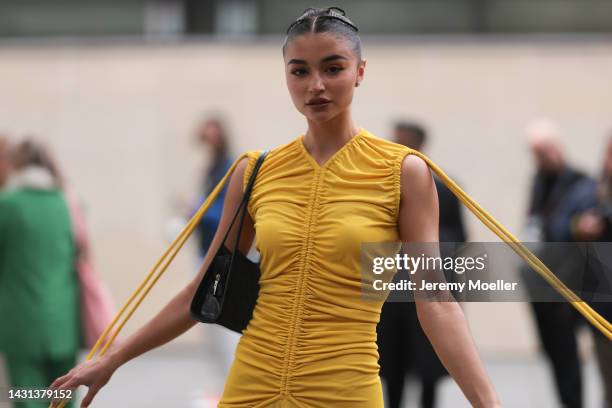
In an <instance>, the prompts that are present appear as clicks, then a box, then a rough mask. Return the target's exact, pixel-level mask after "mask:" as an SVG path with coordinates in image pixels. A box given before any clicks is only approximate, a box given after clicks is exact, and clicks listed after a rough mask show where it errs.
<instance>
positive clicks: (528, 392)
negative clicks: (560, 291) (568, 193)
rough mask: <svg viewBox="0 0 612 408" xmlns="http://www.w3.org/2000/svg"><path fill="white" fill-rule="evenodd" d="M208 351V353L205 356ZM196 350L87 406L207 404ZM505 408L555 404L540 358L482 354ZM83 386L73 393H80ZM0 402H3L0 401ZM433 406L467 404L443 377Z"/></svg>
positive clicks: (133, 369)
mask: <svg viewBox="0 0 612 408" xmlns="http://www.w3.org/2000/svg"><path fill="white" fill-rule="evenodd" d="M211 356H212V357H211ZM215 356H217V354H215V353H206V352H205V351H204V350H203V349H202V350H196V351H194V350H191V351H189V350H185V349H173V348H171V347H169V348H165V349H160V350H155V351H153V352H151V353H149V354H146V355H144V356H141V357H140V358H139V359H136V360H134V361H132V362H130V363H128V364H127V365H125V366H124V367H122V368H121V369H120V370H119V371H117V372H116V373H115V375H114V376H113V378H112V379H111V381H110V382H109V384H107V386H106V387H105V388H103V389H102V391H100V393H99V394H98V396H97V397H96V400H95V401H94V403H93V404H92V405H91V407H92V408H107V407H113V408H123V407H126V408H158V407H159V408H167V407H173V408H212V407H216V401H217V398H218V396H219V395H220V393H221V392H222V389H223V383H224V378H225V373H224V369H223V365H224V364H223V362H222V361H221V360H220V359H219V358H218V357H215ZM485 363H486V365H487V369H488V371H489V372H490V374H491V376H492V377H493V381H494V383H495V386H496V387H497V389H498V391H499V393H500V394H501V396H502V400H503V402H504V407H505V408H532V407H533V408H557V407H559V405H558V404H557V403H556V400H555V397H554V393H553V385H552V382H551V379H550V377H549V373H548V370H547V368H546V365H545V362H544V361H543V360H542V359H514V360H508V359H505V360H503V359H485ZM584 380H585V394H586V405H585V408H601V406H602V405H601V401H600V394H601V384H600V380H599V378H598V376H597V367H596V365H595V363H594V361H592V360H589V361H587V362H586V364H585V370H584ZM83 391H85V389H84V388H83V390H82V391H81V392H79V394H80V395H81V396H82V395H84V392H83ZM417 397H418V389H417V387H416V385H415V384H413V383H411V382H408V383H407V401H406V402H405V407H417V404H416V401H417ZM0 407H1V408H5V407H8V408H10V407H9V406H8V404H6V403H2V402H0ZM438 408H469V404H468V403H467V401H466V400H465V398H464V397H463V395H462V394H461V391H460V390H459V389H458V387H457V386H456V385H455V384H454V383H453V382H452V381H451V380H445V381H444V382H443V383H442V384H441V387H440V403H439V406H438Z"/></svg>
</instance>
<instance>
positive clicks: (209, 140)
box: [198, 121, 221, 149]
mask: <svg viewBox="0 0 612 408" xmlns="http://www.w3.org/2000/svg"><path fill="white" fill-rule="evenodd" d="M198 138H199V140H200V142H202V143H204V144H205V145H207V146H210V147H211V148H213V149H215V148H216V147H217V146H218V145H219V144H221V128H220V127H219V125H218V124H217V122H215V121H207V122H205V123H204V124H203V125H202V126H201V127H200V129H199V134H198Z"/></svg>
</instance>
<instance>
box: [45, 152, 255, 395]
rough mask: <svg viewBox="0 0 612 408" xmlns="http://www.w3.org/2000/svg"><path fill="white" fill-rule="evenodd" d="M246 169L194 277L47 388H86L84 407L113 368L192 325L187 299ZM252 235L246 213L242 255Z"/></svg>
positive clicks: (233, 181) (237, 175) (239, 169)
mask: <svg viewBox="0 0 612 408" xmlns="http://www.w3.org/2000/svg"><path fill="white" fill-rule="evenodd" d="M246 165H247V160H246V159H243V160H241V161H240V163H238V165H237V166H236V169H235V171H234V174H232V176H231V178H230V181H229V186H228V190H227V194H226V196H225V202H224V206H223V213H222V215H221V219H220V222H219V227H218V228H217V232H216V233H215V236H214V238H213V241H212V244H211V247H210V250H209V251H208V253H207V254H206V257H205V259H204V262H203V263H202V267H201V269H200V271H199V273H198V274H197V276H196V277H194V278H193V280H192V281H191V282H189V283H188V284H187V286H185V287H184V288H183V289H182V290H181V291H180V292H179V293H178V294H176V295H175V296H174V298H172V300H170V302H168V304H166V306H165V307H164V308H163V309H162V310H161V311H160V312H159V313H158V314H157V315H156V316H155V317H153V318H152V319H151V320H150V321H149V322H148V323H146V324H145V325H144V326H142V327H141V328H140V329H139V330H138V331H136V332H135V333H134V334H132V335H131V336H129V337H128V338H127V339H125V340H124V341H123V342H121V343H120V344H117V345H114V346H113V347H111V348H110V349H109V352H108V353H107V354H106V355H105V356H103V357H101V358H99V359H96V360H91V361H87V362H84V363H82V364H81V365H79V366H77V367H75V368H74V369H72V370H71V371H70V372H69V373H68V374H66V375H65V376H63V377H60V378H58V379H57V380H55V382H53V384H51V388H59V389H68V388H76V387H78V386H79V385H86V386H88V387H89V392H88V393H87V395H86V397H85V398H84V399H83V406H87V405H89V403H91V400H92V399H93V397H94V396H95V395H96V393H97V392H98V391H99V390H100V388H102V386H104V385H105V384H106V383H107V382H108V380H109V379H110V377H111V375H112V374H113V372H114V371H115V370H116V369H117V368H119V367H120V366H121V365H123V364H124V363H126V362H128V361H130V360H131V359H133V358H135V357H138V356H139V355H141V354H143V353H145V352H147V351H149V350H151V349H154V348H156V347H159V346H161V345H163V344H165V343H167V342H169V341H170V340H172V339H174V338H176V337H178V336H179V335H181V334H183V333H184V332H186V331H187V330H189V329H190V328H191V327H193V326H194V325H195V324H196V322H195V321H194V320H193V319H192V317H191V314H190V311H189V307H190V304H191V299H192V298H193V295H194V294H195V291H196V289H197V287H198V285H199V283H200V281H201V280H202V278H203V276H204V274H205V273H206V270H207V269H208V266H209V265H210V263H211V261H212V259H213V257H214V255H215V253H216V251H217V249H218V248H219V246H220V244H221V241H222V240H223V237H224V235H225V231H226V230H227V228H228V227H229V224H230V222H231V219H232V217H233V215H234V214H235V212H236V210H237V208H238V205H239V204H240V200H241V199H242V193H243V191H242V186H243V177H244V172H245V168H246ZM238 219H239V218H238ZM237 227H238V222H236V223H235V225H234V227H233V228H232V232H231V233H230V235H229V236H228V239H227V241H226V245H227V246H228V247H229V248H233V245H234V242H235V239H236V235H237ZM254 234H255V232H254V228H253V221H252V220H251V217H250V216H249V215H248V212H247V214H246V216H245V219H244V225H243V228H242V232H241V236H240V243H239V248H240V250H241V251H242V252H243V253H246V252H247V251H248V250H249V249H250V247H251V244H252V242H253V237H254Z"/></svg>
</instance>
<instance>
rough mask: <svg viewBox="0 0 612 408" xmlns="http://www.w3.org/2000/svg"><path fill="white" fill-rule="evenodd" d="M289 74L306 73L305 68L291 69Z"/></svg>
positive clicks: (299, 74)
mask: <svg viewBox="0 0 612 408" xmlns="http://www.w3.org/2000/svg"><path fill="white" fill-rule="evenodd" d="M291 74H293V75H295V76H302V75H304V74H306V70H305V69H294V70H293V71H291Z"/></svg>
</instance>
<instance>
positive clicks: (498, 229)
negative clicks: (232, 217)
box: [58, 150, 612, 408]
mask: <svg viewBox="0 0 612 408" xmlns="http://www.w3.org/2000/svg"><path fill="white" fill-rule="evenodd" d="M409 154H413V155H415V156H418V157H420V158H421V159H423V160H424V161H425V162H426V163H427V165H428V166H429V167H430V168H431V170H432V171H433V172H434V173H436V174H437V175H438V177H439V178H440V179H441V180H442V181H443V182H444V184H445V185H446V186H447V187H448V188H449V189H450V190H451V191H452V192H453V194H455V196H457V198H459V200H461V202H462V203H463V204H464V205H465V206H466V207H467V208H468V209H469V210H470V211H471V212H472V213H474V215H475V216H476V217H477V218H478V219H479V220H480V221H481V222H482V223H483V224H484V225H485V226H486V227H487V228H489V229H490V230H491V231H493V232H494V233H495V234H496V235H497V236H499V237H500V238H501V239H502V240H503V241H504V242H506V243H507V244H508V245H509V246H510V247H511V248H512V249H513V250H514V251H515V252H516V253H517V254H519V255H520V256H521V257H522V258H523V259H524V260H525V261H526V262H527V263H528V264H529V265H530V266H531V267H532V268H533V269H535V271H536V272H538V273H539V274H540V276H542V277H543V278H544V279H545V280H546V281H547V282H548V283H549V284H550V285H551V286H552V287H553V288H555V289H556V290H557V291H558V292H559V293H560V294H561V295H562V296H563V297H565V298H566V299H567V300H568V301H569V302H570V303H571V304H572V306H574V308H576V310H578V312H580V313H581V314H582V315H583V316H584V317H585V318H586V319H587V320H588V321H589V322H590V323H591V324H592V325H593V326H595V327H596V328H597V329H598V330H599V331H601V332H602V333H603V334H604V335H605V336H606V337H607V338H608V339H610V340H612V325H611V324H610V322H608V321H607V320H606V319H605V318H604V317H602V316H601V315H600V314H599V313H597V312H596V311H595V310H593V309H592V308H591V307H590V306H589V305H588V304H587V303H585V302H584V301H582V300H581V299H580V298H579V297H578V296H577V295H576V294H575V293H574V292H572V291H571V290H570V289H569V288H568V287H567V286H565V285H564V284H563V282H561V281H560V280H559V279H558V278H557V277H556V276H555V275H554V274H553V273H552V272H551V271H550V269H548V267H547V266H546V265H544V263H543V262H542V261H540V259H538V258H537V257H536V256H535V255H534V254H533V253H532V252H531V251H530V250H529V249H527V248H526V247H525V246H524V245H523V244H522V243H521V242H519V240H518V239H517V238H516V237H515V236H514V235H512V234H511V233H510V232H509V231H508V230H506V229H505V228H504V226H503V225H501V224H500V223H499V222H497V221H496V220H495V219H494V218H493V217H492V216H491V215H490V214H489V213H488V212H487V211H485V210H484V209H483V208H482V207H480V205H479V204H478V203H477V202H475V201H474V200H473V199H472V198H471V197H470V196H469V195H468V194H467V193H466V192H464V191H463V190H462V189H461V188H460V187H459V186H458V185H457V184H456V183H455V182H454V181H453V180H451V179H450V178H449V177H448V176H447V175H446V173H444V171H442V169H440V168H439V167H438V166H437V165H436V164H435V163H434V162H432V161H431V159H429V157H427V156H425V155H424V154H423V153H421V152H419V151H416V150H411V151H410V152H409ZM244 157H246V154H243V155H242V156H240V157H239V158H238V159H237V160H236V161H235V162H234V163H233V164H232V166H231V167H230V169H229V170H228V172H227V173H226V174H225V176H224V177H223V179H221V181H220V182H219V184H217V186H216V187H215V188H214V189H213V191H212V192H211V193H210V195H209V196H208V197H207V198H206V201H204V203H203V204H202V206H201V207H200V208H199V209H198V211H197V212H196V213H195V214H194V216H193V217H192V218H191V219H190V220H189V222H188V223H187V225H186V226H185V228H184V229H183V230H182V231H181V233H180V234H179V235H178V237H176V239H175V240H174V241H173V242H172V244H170V246H169V247H168V249H166V251H165V252H164V254H163V255H162V256H161V257H160V258H159V260H158V261H157V263H156V264H155V266H153V268H152V269H151V271H150V272H149V274H148V275H147V277H146V278H145V279H144V281H143V282H142V283H141V284H140V286H139V287H138V289H136V291H135V292H134V293H133V294H132V295H131V296H130V298H129V299H128V300H127V302H126V303H125V304H124V305H123V307H122V308H121V310H120V311H119V313H117V315H116V316H115V318H114V319H113V321H112V322H111V323H110V324H109V325H108V326H107V327H106V329H104V332H103V333H102V335H101V336H100V338H99V339H98V341H96V344H95V345H94V346H93V348H92V349H91V351H90V352H89V354H87V357H86V360H91V359H92V358H94V356H96V352H97V351H98V349H99V348H100V346H101V345H102V344H103V342H104V340H105V339H106V337H107V336H108V334H109V333H110V331H111V330H112V329H113V327H115V324H116V323H117V321H118V320H119V318H120V317H121V316H122V315H123V313H124V312H125V311H126V310H127V309H128V307H129V306H130V304H131V303H132V302H133V301H134V299H135V298H136V297H137V296H138V295H139V294H140V293H141V292H142V291H143V289H144V288H145V286H146V285H147V283H149V281H150V280H151V278H152V277H153V276H154V275H155V274H156V272H157V275H155V277H154V278H153V280H152V281H151V282H150V284H149V285H148V287H146V289H144V292H143V293H142V295H141V296H140V298H139V299H138V301H137V302H136V303H135V304H134V305H133V307H132V308H131V309H130V311H129V312H128V313H127V315H126V316H125V318H124V319H123V321H122V322H121V324H120V325H119V327H118V328H117V329H116V330H115V331H114V333H113V334H112V336H111V337H110V338H109V339H108V341H107V342H106V344H105V345H104V347H102V349H101V350H100V352H99V353H98V354H97V355H98V356H103V355H104V354H105V353H106V351H107V350H108V348H109V347H110V346H111V345H112V343H113V342H114V340H115V338H116V337H117V336H118V335H119V332H120V331H121V330H122V329H123V327H124V326H125V324H126V323H127V321H128V320H129V319H130V317H131V316H132V315H133V314H134V312H135V311H136V309H137V308H138V306H140V304H141V303H142V301H143V300H144V298H145V297H146V296H147V294H148V293H149V291H150V290H151V289H152V288H153V286H154V285H155V284H156V283H157V281H158V280H159V278H160V277H161V276H162V275H163V274H164V272H165V271H166V269H167V268H168V266H169V265H170V263H171V262H172V261H173V260H174V257H175V256H176V255H177V254H178V252H179V251H180V250H181V248H182V247H183V245H184V244H185V242H186V241H187V239H188V238H189V237H190V236H191V234H192V233H193V231H194V230H195V228H196V227H197V225H198V223H199V222H200V219H201V218H202V216H203V215H204V214H205V213H206V211H208V208H209V207H210V206H211V204H212V203H213V202H214V200H215V199H216V198H217V196H218V195H219V193H220V192H221V190H222V189H223V187H224V186H225V184H226V183H227V181H228V179H229V177H230V176H231V175H232V173H233V172H234V170H235V168H236V165H237V164H238V162H239V161H240V160H241V159H242V158H244ZM160 265H161V268H160ZM158 268H160V269H159V271H158ZM64 405H65V401H62V402H61V403H60V404H59V405H58V408H63V407H64Z"/></svg>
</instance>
